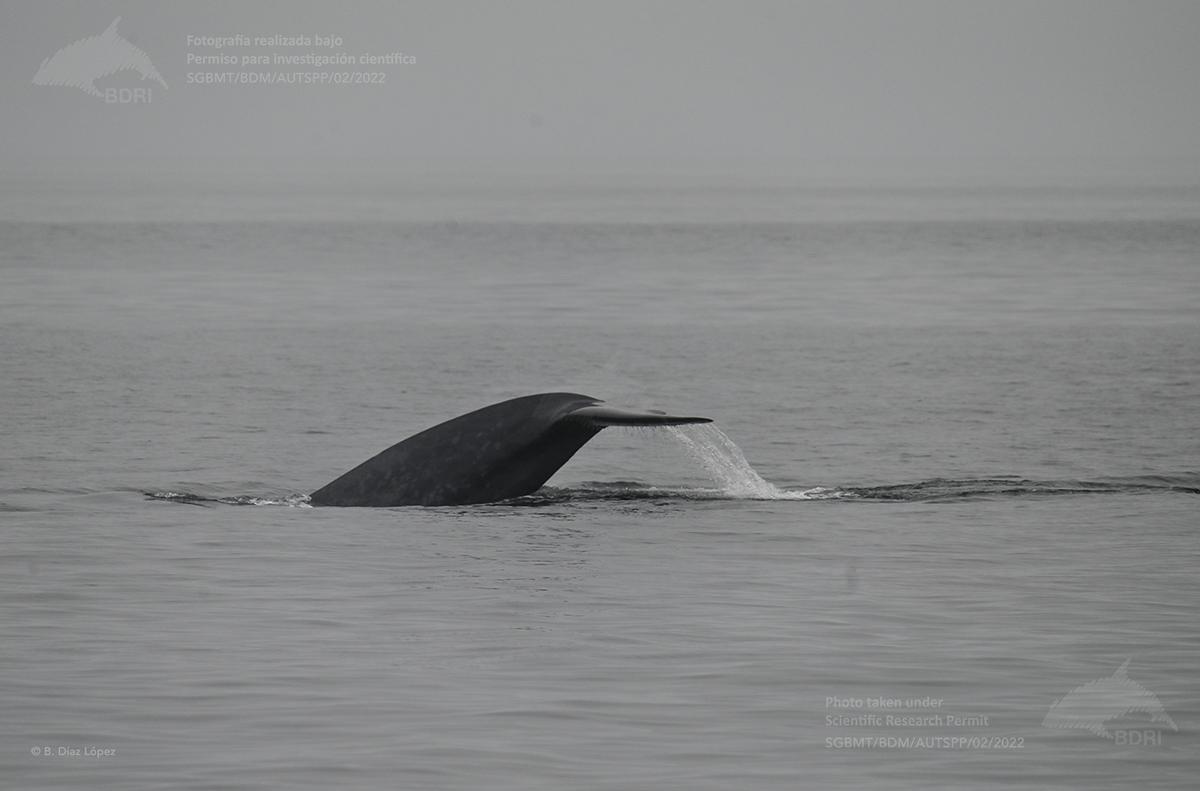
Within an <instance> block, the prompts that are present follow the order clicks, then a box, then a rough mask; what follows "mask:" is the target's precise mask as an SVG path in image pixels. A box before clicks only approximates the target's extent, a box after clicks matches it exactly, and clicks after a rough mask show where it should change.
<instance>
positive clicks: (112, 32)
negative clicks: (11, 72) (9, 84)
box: [33, 17, 167, 104]
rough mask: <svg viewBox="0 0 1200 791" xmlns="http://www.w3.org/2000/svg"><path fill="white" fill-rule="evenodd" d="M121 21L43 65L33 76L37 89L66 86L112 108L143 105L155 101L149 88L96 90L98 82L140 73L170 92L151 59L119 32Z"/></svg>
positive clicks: (58, 53) (72, 45)
mask: <svg viewBox="0 0 1200 791" xmlns="http://www.w3.org/2000/svg"><path fill="white" fill-rule="evenodd" d="M120 22H121V17H117V18H116V19H114V20H113V21H112V24H111V25H109V26H108V28H107V29H106V30H105V31H104V32H103V33H101V34H100V35H98V36H87V37H86V38H81V39H79V40H78V41H76V42H75V43H73V44H68V45H67V46H65V47H63V48H62V49H60V50H59V51H58V52H56V53H55V54H54V56H53V57H50V58H46V59H45V60H44V61H42V66H41V68H39V69H38V70H37V74H35V75H33V84H34V85H66V86H69V87H71V88H78V89H79V90H81V91H83V92H84V93H86V94H89V95H91V96H95V97H96V98H98V99H103V100H104V101H105V102H108V103H110V104H114V103H119V104H143V103H148V102H149V101H150V100H151V98H152V97H151V94H150V89H149V88H106V89H105V90H104V91H101V90H100V89H99V88H97V87H96V80H99V79H101V78H103V77H107V76H109V75H110V74H117V73H118V72H122V71H136V72H137V73H138V74H140V75H141V77H142V79H143V80H146V79H151V80H154V81H155V82H157V83H158V84H159V85H161V86H162V87H164V88H166V87H167V83H166V81H165V80H164V79H163V78H162V75H160V74H159V73H158V70H157V69H155V68H154V64H153V63H151V62H150V56H149V55H147V54H146V53H145V52H144V51H142V50H141V49H140V48H138V47H137V46H135V45H134V44H132V43H130V42H129V41H128V40H127V39H125V38H124V37H123V36H122V35H121V34H120V33H118V32H117V25H118V24H119V23H120Z"/></svg>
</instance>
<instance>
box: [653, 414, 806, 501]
mask: <svg viewBox="0 0 1200 791" xmlns="http://www.w3.org/2000/svg"><path fill="white" fill-rule="evenodd" d="M665 428H666V429H667V431H669V432H671V435H672V436H673V437H674V438H675V439H676V440H677V441H678V442H679V444H680V445H682V446H683V448H684V450H686V451H687V452H688V455H689V456H691V457H692V458H693V459H695V460H696V461H698V462H700V464H701V465H702V466H703V467H704V469H705V470H707V471H708V474H709V475H711V476H712V478H713V480H714V481H715V482H716V484H717V486H718V487H719V488H720V489H721V491H722V492H724V493H725V494H727V495H729V496H730V497H736V498H739V499H749V500H807V499H809V498H810V497H811V496H812V495H811V494H810V493H808V492H791V491H787V490H786V489H780V488H779V487H778V486H776V485H775V484H773V483H771V482H770V481H768V480H765V479H764V478H763V477H762V476H761V475H759V474H758V473H757V472H755V470H754V468H753V467H751V466H750V462H749V461H747V460H746V456H745V454H743V453H742V449H741V448H739V447H738V446H737V444H735V443H734V441H733V440H731V439H730V438H729V436H728V435H727V434H726V433H725V432H724V431H722V430H721V429H719V428H717V425H716V424H715V423H705V424H702V425H691V426H666V427H665Z"/></svg>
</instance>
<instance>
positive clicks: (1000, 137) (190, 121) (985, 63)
mask: <svg viewBox="0 0 1200 791" xmlns="http://www.w3.org/2000/svg"><path fill="white" fill-rule="evenodd" d="M0 9H2V14H3V24H0V36H2V37H3V41H2V43H0V64H2V67H3V68H2V69H0V79H2V84H0V107H3V108H4V109H3V117H4V122H3V124H0V135H3V138H2V145H0V165H7V166H9V167H10V168H11V167H13V166H20V165H26V166H29V165H30V163H35V164H34V165H32V166H34V167H37V164H36V163H38V162H41V161H45V160H49V161H54V160H61V159H64V158H66V159H71V158H83V159H85V160H89V161H95V162H103V161H110V160H113V159H114V158H122V157H148V158H151V159H150V160H148V161H151V162H163V161H167V162H170V161H173V160H176V159H178V158H189V159H193V160H194V159H205V158H214V157H215V158H220V159H222V160H226V161H234V158H240V159H241V160H249V161H260V160H265V159H267V158H276V157H294V158H299V160H301V161H310V162H321V161H326V160H327V159H328V158H342V157H358V158H360V159H361V160H362V161H363V162H367V163H370V164H371V166H372V167H376V166H377V167H380V168H385V169H386V168H391V167H406V166H408V165H411V164H412V163H423V164H429V163H435V164H436V163H444V164H447V165H448V166H455V165H462V164H463V163H464V162H466V163H469V162H472V161H476V160H479V159H486V160H490V161H498V162H536V163H543V164H547V166H548V167H554V166H556V163H571V162H576V161H580V160H593V161H594V160H599V161H605V162H618V163H619V162H624V163H643V162H646V161H652V162H669V161H672V160H696V161H701V162H710V163H721V162H736V161H738V160H742V159H758V160H765V161H768V162H774V161H778V162H782V163H786V162H793V161H797V160H831V159H841V158H911V157H918V158H934V159H946V160H953V159H957V158H992V159H1000V160H1004V159H1007V158H1013V157H1019V158H1043V157H1084V158H1090V157H1102V158H1103V157H1114V158H1134V159H1139V158H1149V157H1175V158H1181V159H1183V160H1185V164H1184V167H1192V168H1194V167H1195V163H1196V162H1198V161H1200V2H1195V0H1179V1H1178V2H1169V1H1165V0H1139V1H1138V2H1112V1H1111V0H1077V1H1069V0H1031V1H1027V0H999V1H998V2H990V1H989V2H982V1H981V2H971V0H904V2H898V1H896V2H856V1H854V0H838V1H837V2H802V1H799V0H798V1H797V2H685V1H682V0H670V1H666V0H663V1H659V2H655V1H654V0H649V1H646V0H639V1H638V2H611V1H610V0H593V1H592V2H564V1H563V0H553V1H550V2H456V1H454V0H438V1H437V2H420V3H392V2H378V3H374V2H372V3H368V2H361V3H359V2H352V1H351V2H344V3H336V4H335V3H327V2H276V3H252V2H240V1H239V2H191V3H184V2H179V3H175V2H171V3H163V2H108V1H106V0H82V1H81V2H58V1H57V0H50V1H47V0H29V2H18V1H17V0H0ZM117 16H120V17H121V18H122V20H121V23H120V25H119V27H118V30H119V32H120V34H121V35H122V36H123V37H124V38H125V39H126V40H128V41H129V42H131V43H132V44H133V45H135V46H137V47H139V48H141V49H142V50H143V51H144V52H145V53H146V54H147V55H148V57H149V59H150V60H151V61H152V63H153V64H154V66H155V67H156V68H157V70H158V72H159V73H160V74H161V75H162V77H163V78H164V80H165V81H166V83H167V85H168V87H167V88H165V89H164V88H162V87H161V86H158V85H157V83H154V82H153V81H152V80H147V81H144V82H143V81H141V80H140V79H139V78H138V75H137V74H136V73H135V72H132V71H125V72H118V73H116V74H113V75H110V76H107V77H103V78H102V79H100V80H98V81H97V86H98V87H100V88H121V87H127V88H133V87H141V86H149V87H150V88H151V89H152V100H151V101H150V102H149V103H141V104H134V103H125V104H121V103H106V102H105V101H103V100H100V99H98V98H96V97H93V96H89V95H87V94H85V93H84V92H83V91H81V90H78V89H75V88H71V87H63V86H44V85H34V84H33V83H32V80H33V76H34V74H35V73H36V72H37V71H38V68H39V64H41V63H42V61H43V59H45V58H48V57H50V56H52V55H54V54H55V53H56V52H57V51H58V50H59V49H60V48H61V47H64V46H66V45H67V44H69V43H71V42H73V41H76V40H78V39H80V38H83V37H85V36H90V35H96V34H99V33H101V32H102V31H103V30H104V29H105V28H107V27H108V25H109V23H110V22H112V20H113V19H114V18H115V17H117ZM238 33H240V34H244V35H247V36H251V37H253V36H270V35H274V34H281V35H315V34H323V35H334V36H340V37H341V38H342V40H343V44H342V46H340V47H335V48H332V49H326V48H321V47H300V48H286V47H265V48H263V47H258V48H256V47H250V48H244V47H243V48H231V49H226V50H225V52H226V53H231V54H234V55H235V56H238V57H240V56H241V55H243V54H247V53H275V52H281V53H286V54H300V53H305V52H316V53H326V52H328V53H338V52H346V53H349V54H352V55H360V54H362V53H364V52H372V53H389V52H396V51H399V52H403V53H405V54H406V55H408V56H411V57H412V58H415V59H416V62H415V63H409V64H398V65H391V66H386V67H383V68H380V69H375V68H372V67H369V66H346V67H339V68H337V69H329V68H326V69H315V68H311V67H294V66H289V67H286V68H281V67H278V66H271V67H264V68H261V69H250V68H247V67H243V66H241V65H238V66H232V67H220V66H195V65H189V64H188V63H187V55H188V53H189V52H191V53H193V54H215V53H216V52H217V50H213V49H206V48H201V47H195V46H189V45H188V43H187V36H188V35H189V34H190V35H194V36H215V35H233V34H238ZM93 59H94V58H93ZM251 70H264V71H280V70H286V71H298V70H308V71H336V70H344V71H384V72H386V82H385V83H384V84H383V85H361V86H345V85H324V86H322V85H291V86H264V85H242V86H230V85H197V84H189V82H188V79H189V77H188V75H189V74H195V73H197V72H219V71H235V72H244V71H251ZM570 166H571V165H569V164H564V165H563V167H570Z"/></svg>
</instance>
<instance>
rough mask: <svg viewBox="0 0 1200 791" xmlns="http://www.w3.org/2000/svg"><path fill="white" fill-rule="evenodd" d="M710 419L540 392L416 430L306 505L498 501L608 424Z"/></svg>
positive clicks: (537, 482)
mask: <svg viewBox="0 0 1200 791" xmlns="http://www.w3.org/2000/svg"><path fill="white" fill-rule="evenodd" d="M711 422H712V420H711V419H710V418H706V417H684V416H679V415H668V414H667V413H665V412H661V411H658V410H653V409H649V410H636V409H620V408H617V407H613V406H610V405H609V404H608V403H606V402H604V401H602V400H600V399H598V398H592V397H591V396H586V395H580V394H579V393H537V394H534V395H527V396H522V397H520V398H513V399H510V400H508V401H501V402H500V403H497V404H492V405H491V406H486V407H483V408H482V409H477V410H475V411H474V412H468V413H467V414H465V415H460V416H458V417H456V418H452V419H450V420H447V421H446V422H444V423H439V424H438V425H436V426H433V427H432V428H427V429H425V430H424V431H422V432H420V433H418V434H414V435H413V436H411V437H409V438H408V439H405V440H402V441H400V442H398V443H396V444H395V445H392V446H391V447H390V448H388V449H387V450H384V451H382V452H380V453H378V454H376V455H375V456H372V457H371V458H369V459H367V460H366V461H364V462H363V463H362V464H359V465H358V466H357V467H355V468H354V469H352V470H349V471H348V472H346V473H344V474H343V475H341V476H339V477H337V478H335V479H334V480H332V481H330V482H329V483H327V484H325V485H324V486H322V487H321V488H320V489H317V490H316V491H315V492H313V493H312V494H311V495H310V496H309V502H310V504H311V505H315V506H343V507H375V508H390V507H396V506H405V505H423V506H444V505H474V504H479V503H494V502H498V501H500V500H508V499H511V498H513V497H521V496H523V495H527V494H532V493H534V492H536V491H537V490H538V489H539V488H541V486H542V484H544V483H545V482H546V481H548V480H549V479H550V476H552V475H553V474H554V473H555V472H557V471H558V469H559V468H560V467H562V466H563V465H564V464H566V463H567V461H568V460H569V459H570V458H571V457H572V456H574V455H575V452H576V451H578V450H579V449H580V448H582V447H583V446H584V445H585V444H587V442H588V440H590V439H591V438H592V437H594V436H596V435H597V434H598V433H600V432H601V431H602V430H604V429H605V428H608V427H609V426H678V425H683V424H688V423H711Z"/></svg>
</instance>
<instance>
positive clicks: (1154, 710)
mask: <svg viewBox="0 0 1200 791" xmlns="http://www.w3.org/2000/svg"><path fill="white" fill-rule="evenodd" d="M1128 669H1129V660H1128V659H1126V660H1125V662H1124V663H1123V664H1122V665H1121V666H1120V667H1119V668H1117V671H1116V672H1115V673H1113V674H1112V675H1111V676H1108V677H1106V678H1098V679H1096V680H1095V681H1089V682H1087V683H1086V684H1081V685H1079V686H1078V687H1075V689H1073V690H1071V691H1070V692H1068V693H1067V694H1066V695H1063V696H1062V697H1061V698H1059V699H1058V700H1056V701H1054V703H1052V704H1051V705H1050V710H1049V711H1048V712H1046V717H1045V719H1043V720H1042V726H1043V727H1046V728H1082V729H1083V730H1085V731H1091V732H1092V733H1094V734H1096V735H1097V736H1103V737H1104V738H1105V739H1112V738H1113V735H1112V734H1111V733H1110V732H1109V730H1108V728H1107V727H1106V725H1107V723H1109V722H1110V721H1112V720H1117V719H1120V718H1121V717H1124V716H1126V715H1129V714H1134V713H1138V714H1149V715H1150V722H1152V723H1159V724H1161V725H1163V726H1166V727H1170V728H1171V730H1173V731H1178V730H1179V728H1178V726H1176V725H1175V721H1174V720H1172V719H1171V715H1169V714H1167V712H1166V709H1164V708H1163V705H1162V703H1161V702H1159V700H1158V696H1156V695H1155V694H1154V693H1153V692H1151V691H1150V690H1148V689H1146V688H1145V687H1143V686H1142V685H1141V684H1139V683H1137V682H1136V681H1134V680H1133V679H1131V678H1130V677H1129V676H1128V675H1127V674H1126V671H1127V670H1128Z"/></svg>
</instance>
